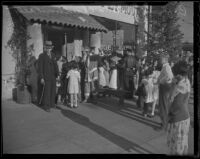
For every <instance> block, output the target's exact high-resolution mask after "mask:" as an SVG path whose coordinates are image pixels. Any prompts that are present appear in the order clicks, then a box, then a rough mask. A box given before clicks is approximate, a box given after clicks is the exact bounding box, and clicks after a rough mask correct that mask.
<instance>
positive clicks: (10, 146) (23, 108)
mask: <svg viewBox="0 0 200 159" xmlns="http://www.w3.org/2000/svg"><path fill="white" fill-rule="evenodd" d="M117 102H118V101H117V100H116V99H115V98H108V97H107V98H100V99H98V103H97V104H96V105H94V104H91V103H89V104H81V105H79V107H78V108H77V109H71V108H69V107H66V106H61V105H60V106H59V109H52V111H51V112H50V113H47V112H45V111H44V110H42V109H41V108H39V107H37V106H35V105H33V104H28V105H19V104H17V103H15V102H13V101H11V100H4V101H2V114H3V152H4V153H8V154H10V153H12V154H14V153H20V154H21V153H27V154H34V153H36V154H38V153H39V154H40V153H48V154H49V153H53V154H60V153H62V154H74V153H81V154H83V153H112V154H113V153H134V154H152V153H156V154H164V153H167V147H166V134H165V132H164V131H158V130H156V128H157V127H158V123H160V119H159V117H155V118H153V119H149V118H144V117H142V116H141V111H140V110H138V109H136V106H135V105H134V102H130V101H129V102H126V104H125V106H124V107H120V106H118V105H117ZM190 107H191V113H193V112H192V111H193V108H192V105H190ZM192 122H193V121H192ZM193 133H194V129H193V126H191V128H190V134H189V152H190V154H192V153H193V150H194V143H193V142H194V139H193V136H194V135H193Z"/></svg>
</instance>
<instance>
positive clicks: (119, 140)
mask: <svg viewBox="0 0 200 159" xmlns="http://www.w3.org/2000/svg"><path fill="white" fill-rule="evenodd" d="M58 109H60V110H61V113H62V114H63V115H64V116H65V117H67V118H69V119H71V120H72V121H74V122H76V123H78V124H80V125H83V126H85V127H87V128H89V129H91V130H92V131H94V132H96V133H97V134H99V135H101V136H102V137H104V138H106V139H107V140H109V141H110V142H112V143H114V144H115V145H117V146H119V147H121V148H122V149H124V150H125V151H127V152H131V150H134V151H136V152H138V153H141V154H144V153H148V154H152V152H150V151H149V150H147V149H145V148H143V147H141V146H139V145H138V144H135V143H133V142H131V141H129V140H127V139H125V138H123V137H121V136H119V135H116V134H114V133H113V132H111V131H109V130H107V129H105V128H103V127H102V126H99V125H97V124H95V123H93V122H91V121H90V120H89V118H87V117H85V116H83V115H81V114H78V113H75V112H73V111H70V110H65V109H62V108H60V107H59V108H58Z"/></svg>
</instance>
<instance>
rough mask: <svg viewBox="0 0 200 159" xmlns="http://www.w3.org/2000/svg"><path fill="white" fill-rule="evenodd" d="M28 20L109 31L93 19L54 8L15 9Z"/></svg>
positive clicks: (20, 7) (26, 7)
mask: <svg viewBox="0 0 200 159" xmlns="http://www.w3.org/2000/svg"><path fill="white" fill-rule="evenodd" d="M15 8H16V9H17V10H18V11H19V12H20V13H21V14H22V15H23V16H24V17H25V18H26V19H28V20H29V21H32V22H39V23H50V24H55V25H63V26H71V27H78V28H83V29H90V30H96V31H103V32H107V31H108V30H107V29H106V28H105V27H104V26H103V25H101V24H100V23H99V22H97V21H96V20H95V19H94V18H93V17H91V16H89V15H86V14H83V13H79V12H75V11H69V10H65V9H63V8H58V7H52V6H17V7H15Z"/></svg>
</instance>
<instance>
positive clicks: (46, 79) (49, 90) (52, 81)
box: [38, 41, 59, 112]
mask: <svg viewBox="0 0 200 159" xmlns="http://www.w3.org/2000/svg"><path fill="white" fill-rule="evenodd" d="M52 49H53V45H52V42H51V41H46V42H45V46H44V53H41V54H40V56H39V59H38V74H39V83H40V84H42V85H43V89H42V93H40V94H41V95H40V98H39V104H42V105H44V109H45V110H46V111H47V112H50V108H51V107H55V97H56V78H57V77H58V73H59V72H58V66H57V64H56V61H55V57H54V55H53V53H52Z"/></svg>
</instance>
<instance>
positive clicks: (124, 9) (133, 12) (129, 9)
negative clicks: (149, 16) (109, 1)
mask: <svg viewBox="0 0 200 159" xmlns="http://www.w3.org/2000/svg"><path fill="white" fill-rule="evenodd" d="M102 7H103V8H105V9H108V10H111V11H113V12H115V13H122V14H126V15H130V16H133V17H135V16H137V9H136V7H135V6H102Z"/></svg>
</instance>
